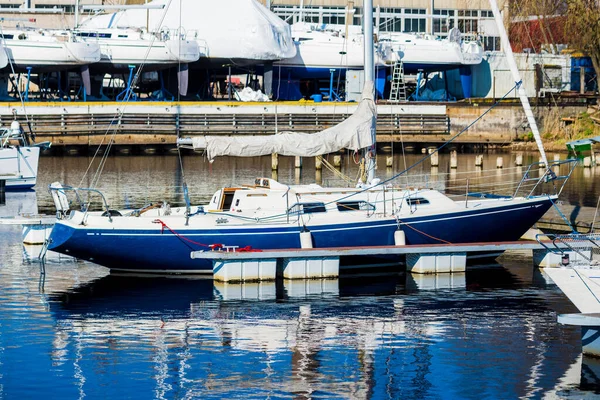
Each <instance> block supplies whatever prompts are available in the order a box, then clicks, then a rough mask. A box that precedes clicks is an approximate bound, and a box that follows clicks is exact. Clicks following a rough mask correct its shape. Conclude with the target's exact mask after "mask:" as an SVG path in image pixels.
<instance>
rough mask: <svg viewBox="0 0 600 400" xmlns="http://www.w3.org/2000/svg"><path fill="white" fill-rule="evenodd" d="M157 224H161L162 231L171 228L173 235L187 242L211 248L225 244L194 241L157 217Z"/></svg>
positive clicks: (155, 221)
mask: <svg viewBox="0 0 600 400" xmlns="http://www.w3.org/2000/svg"><path fill="white" fill-rule="evenodd" d="M154 223H155V224H160V225H161V228H160V233H164V232H165V228H167V229H168V230H169V232H171V233H172V234H173V235H175V236H177V237H178V238H179V239H181V240H185V241H186V242H189V243H193V244H195V245H196V246H203V247H210V248H211V249H212V248H213V247H216V246H221V247H223V245H217V244H204V243H198V242H194V241H193V240H192V239H188V238H186V237H185V236H182V235H180V234H179V233H177V232H175V231H174V230H173V229H171V228H170V227H169V226H168V225H167V224H165V223H164V222H163V221H161V220H160V219H155V220H154Z"/></svg>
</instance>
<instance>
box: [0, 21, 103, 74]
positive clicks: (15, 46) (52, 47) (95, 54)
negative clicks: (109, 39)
mask: <svg viewBox="0 0 600 400" xmlns="http://www.w3.org/2000/svg"><path fill="white" fill-rule="evenodd" d="M2 36H3V38H4V40H3V41H2V45H3V47H4V49H5V51H6V53H7V56H8V58H9V59H10V64H12V67H11V68H14V69H15V71H17V72H27V70H28V68H29V69H30V70H31V71H32V72H34V73H37V72H52V71H60V70H67V69H72V68H74V67H81V66H86V65H89V64H93V63H95V62H98V61H100V46H99V45H98V43H86V42H84V41H82V40H78V39H77V38H76V37H74V36H73V34H72V32H70V31H61V30H36V29H25V28H21V29H17V28H15V29H3V30H2ZM5 68H9V67H6V66H5ZM3 72H12V71H6V69H5V71H3Z"/></svg>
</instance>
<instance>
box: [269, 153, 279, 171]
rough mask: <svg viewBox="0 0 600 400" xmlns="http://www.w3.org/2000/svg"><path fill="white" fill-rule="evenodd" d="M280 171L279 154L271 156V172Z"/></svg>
mask: <svg viewBox="0 0 600 400" xmlns="http://www.w3.org/2000/svg"><path fill="white" fill-rule="evenodd" d="M278 169H279V154H277V153H273V154H271V170H272V171H277V170H278Z"/></svg>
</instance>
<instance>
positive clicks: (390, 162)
mask: <svg viewBox="0 0 600 400" xmlns="http://www.w3.org/2000/svg"><path fill="white" fill-rule="evenodd" d="M385 166H386V167H387V168H392V167H393V166H394V157H392V156H387V157H386V158H385Z"/></svg>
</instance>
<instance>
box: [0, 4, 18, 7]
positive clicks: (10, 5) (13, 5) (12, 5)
mask: <svg viewBox="0 0 600 400" xmlns="http://www.w3.org/2000/svg"><path fill="white" fill-rule="evenodd" d="M19 7H21V4H11V3H2V4H0V8H19Z"/></svg>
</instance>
